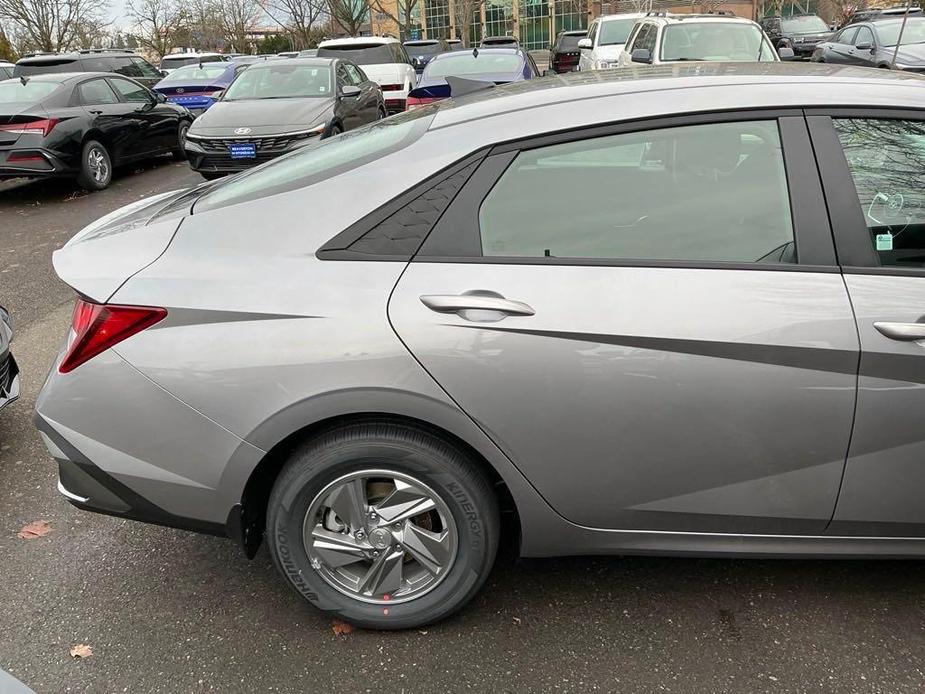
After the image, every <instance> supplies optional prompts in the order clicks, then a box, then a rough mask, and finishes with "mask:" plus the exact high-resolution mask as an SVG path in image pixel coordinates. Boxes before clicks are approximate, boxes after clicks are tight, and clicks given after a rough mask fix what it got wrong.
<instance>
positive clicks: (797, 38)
mask: <svg viewBox="0 0 925 694" xmlns="http://www.w3.org/2000/svg"><path fill="white" fill-rule="evenodd" d="M761 28H762V29H764V33H766V34H767V35H768V38H769V39H771V43H773V44H774V48H775V49H778V48H792V49H793V53H794V55H795V56H796V57H798V58H809V57H810V56H811V55H812V54H813V51H814V50H815V49H816V46H817V45H818V44H820V43H821V42H823V41H826V40H828V39H829V37H830V36H831V35H832V30H831V29H829V25H828V24H826V23H825V22H824V21H823V20H822V18H821V17H819V16H818V15H814V14H795V15H791V16H789V17H765V18H764V19H762V20H761Z"/></svg>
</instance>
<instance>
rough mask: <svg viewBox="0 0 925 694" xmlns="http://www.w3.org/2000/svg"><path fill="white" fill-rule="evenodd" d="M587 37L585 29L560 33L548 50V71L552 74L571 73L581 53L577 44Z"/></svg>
mask: <svg viewBox="0 0 925 694" xmlns="http://www.w3.org/2000/svg"><path fill="white" fill-rule="evenodd" d="M587 35H588V30H587V29H577V30H572V31H560V32H559V35H558V36H556V42H555V43H554V44H553V45H552V47H551V48H550V49H549V69H550V70H552V71H553V72H571V71H572V70H574V69H576V68H577V67H578V59H579V58H580V57H581V51H580V50H579V49H578V42H579V41H581V39H583V38H585V37H586V36H587Z"/></svg>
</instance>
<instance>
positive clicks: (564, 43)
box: [559, 34, 586, 51]
mask: <svg viewBox="0 0 925 694" xmlns="http://www.w3.org/2000/svg"><path fill="white" fill-rule="evenodd" d="M585 36H586V34H581V35H579V36H574V35H572V34H563V35H562V36H560V37H559V50H560V51H574V50H576V49H577V48H578V42H579V41H581V40H582V39H583V38H585Z"/></svg>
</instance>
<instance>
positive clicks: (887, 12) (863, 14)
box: [838, 5, 922, 29]
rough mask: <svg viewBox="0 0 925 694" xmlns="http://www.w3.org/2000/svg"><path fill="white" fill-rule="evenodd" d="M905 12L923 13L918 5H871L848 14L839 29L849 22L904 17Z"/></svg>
mask: <svg viewBox="0 0 925 694" xmlns="http://www.w3.org/2000/svg"><path fill="white" fill-rule="evenodd" d="M904 14H909V15H918V16H921V15H922V8H921V7H919V6H918V5H912V6H911V7H906V6H905V5H896V6H895V7H871V8H868V9H866V10H858V11H857V12H853V13H852V14H850V15H849V16H848V19H846V20H845V21H844V22H842V23H841V24H840V25H839V27H838V28H839V29H841V28H842V27H846V26H848V25H849V24H858V23H859V22H874V21H877V20H879V19H896V18H897V17H898V18H900V19H902V16H903V15H904Z"/></svg>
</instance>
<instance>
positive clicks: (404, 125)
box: [193, 109, 434, 213]
mask: <svg viewBox="0 0 925 694" xmlns="http://www.w3.org/2000/svg"><path fill="white" fill-rule="evenodd" d="M433 116H434V114H433V111H431V110H430V109H418V110H416V111H406V112H404V113H401V114H398V115H396V116H392V117H391V118H387V119H386V120H382V121H377V122H375V123H372V124H370V125H367V126H364V127H361V128H357V129H356V130H348V131H347V132H345V133H342V134H340V135H338V136H337V137H332V138H328V139H326V140H318V141H316V142H314V143H313V144H310V145H307V146H305V147H302V148H300V149H297V150H295V151H294V152H291V153H290V154H286V155H283V156H281V157H279V158H278V159H274V160H272V161H270V162H268V163H266V164H264V165H263V166H258V167H256V168H254V169H250V170H249V171H246V172H244V173H242V174H238V175H237V176H235V177H234V178H230V179H228V180H227V181H223V182H221V183H219V184H218V185H217V186H216V187H215V188H214V189H212V190H210V191H209V193H208V194H207V195H205V196H204V197H202V198H201V199H200V200H199V201H198V202H197V203H196V204H195V205H194V207H193V212H194V213H199V212H203V211H206V210H213V209H216V208H219V207H226V206H228V205H234V204H237V203H240V202H246V201H248V200H256V199H257V198H262V197H265V196H267V195H275V194H277V193H283V192H286V191H289V190H295V189H296V188H304V187H305V186H309V185H312V184H313V183H317V182H318V181H320V180H322V179H327V178H332V177H333V176H337V175H339V174H342V173H344V172H345V171H350V170H351V169H354V168H356V167H358V166H362V165H364V164H368V163H370V162H373V161H377V160H379V159H381V158H382V157H384V156H386V155H387V154H391V153H392V152H396V151H398V150H400V149H403V148H404V147H407V146H408V145H410V144H411V143H412V142H414V141H415V140H417V139H418V138H419V137H420V136H421V135H422V134H423V133H424V131H426V130H427V128H428V126H429V125H430V122H431V120H433Z"/></svg>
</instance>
